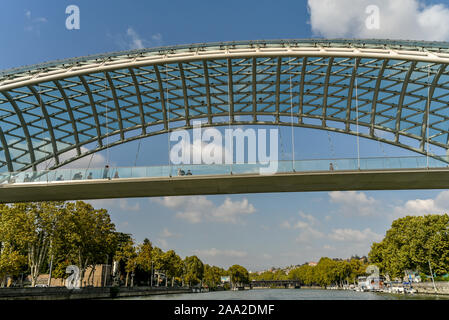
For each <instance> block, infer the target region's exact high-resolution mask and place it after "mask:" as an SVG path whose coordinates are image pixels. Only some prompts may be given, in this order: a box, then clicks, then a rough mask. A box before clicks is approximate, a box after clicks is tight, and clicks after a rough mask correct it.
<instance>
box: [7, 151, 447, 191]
mask: <svg viewBox="0 0 449 320" xmlns="http://www.w3.org/2000/svg"><path fill="white" fill-rule="evenodd" d="M272 165H273V164H272ZM276 165H277V170H276V171H275V173H274V174H282V173H294V172H296V173H300V172H305V173H306V172H328V173H332V172H339V171H340V172H343V171H358V170H360V171H367V170H401V169H402V170H404V169H411V170H414V169H421V170H430V169H443V168H447V169H448V170H449V156H441V157H437V158H431V157H426V156H416V157H377V158H360V159H357V158H353V159H312V160H295V161H293V160H285V161H278V162H276V163H275V165H274V167H276ZM267 167H268V166H267V165H262V164H256V163H249V164H248V163H238V164H213V165H205V164H201V165H162V166H148V167H109V169H105V168H73V169H54V170H40V171H22V172H4V173H0V184H3V185H4V184H24V183H26V184H27V183H60V182H67V181H77V180H99V179H106V180H109V179H112V180H114V179H132V178H167V177H180V178H182V177H191V176H214V175H215V176H216V175H245V174H253V175H259V174H263V173H261V168H267Z"/></svg>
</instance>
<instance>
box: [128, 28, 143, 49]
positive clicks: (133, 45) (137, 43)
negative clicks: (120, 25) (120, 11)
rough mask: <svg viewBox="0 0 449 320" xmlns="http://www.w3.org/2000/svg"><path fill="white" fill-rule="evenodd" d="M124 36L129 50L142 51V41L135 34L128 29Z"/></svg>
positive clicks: (131, 29)
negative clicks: (126, 38)
mask: <svg viewBox="0 0 449 320" xmlns="http://www.w3.org/2000/svg"><path fill="white" fill-rule="evenodd" d="M126 36H127V37H128V40H129V47H130V49H143V48H144V45H143V41H144V40H143V39H142V38H141V37H140V36H139V35H138V34H137V32H136V31H135V30H134V29H133V28H131V27H129V28H128V30H126Z"/></svg>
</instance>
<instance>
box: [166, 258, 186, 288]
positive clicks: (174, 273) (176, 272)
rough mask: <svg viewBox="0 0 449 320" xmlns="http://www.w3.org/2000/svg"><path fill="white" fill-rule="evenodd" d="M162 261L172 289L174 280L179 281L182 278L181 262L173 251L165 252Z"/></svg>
mask: <svg viewBox="0 0 449 320" xmlns="http://www.w3.org/2000/svg"><path fill="white" fill-rule="evenodd" d="M162 260H163V261H164V263H163V264H164V269H165V272H166V275H167V278H168V279H171V286H172V287H173V285H174V281H175V279H176V278H178V279H179V278H180V277H181V276H182V271H183V261H182V259H181V257H180V256H178V255H177V254H176V252H175V251H173V250H169V251H167V252H165V253H164V255H163V257H162Z"/></svg>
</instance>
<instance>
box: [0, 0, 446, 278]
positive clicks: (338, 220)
mask: <svg viewBox="0 0 449 320" xmlns="http://www.w3.org/2000/svg"><path fill="white" fill-rule="evenodd" d="M335 3H336V2H335V0H334V1H321V0H309V1H281V0H277V1H267V0H259V1H242V0H240V1H234V0H228V1H211V0H209V1H185V0H184V1H176V0H172V1H126V2H125V1H44V0H41V1H2V4H1V10H0V40H1V43H2V46H1V50H0V69H8V68H12V67H18V66H23V65H28V64H35V63H40V62H44V61H51V60H55V59H63V58H70V57H77V56H85V55H89V54H95V53H104V52H111V51H120V50H128V49H135V48H142V47H154V46H165V45H176V44H186V43H198V42H214V41H232V40H256V39H281V38H312V37H325V38H327V37H347V38H358V37H362V38H363V37H370V38H403V39H424V40H440V41H448V40H449V26H448V24H447V21H448V20H449V9H448V8H449V3H448V2H447V1H418V0H395V1H394V2H393V1H386V0H372V1H365V0H360V1H357V2H354V1H352V0H339V1H338V6H337V7H335V6H333V5H335ZM392 3H395V5H393V4H392ZM70 4H75V5H77V6H78V7H79V8H80V17H81V25H80V26H81V28H80V30H67V29H66V28H65V20H66V17H67V15H66V14H65V9H66V7H67V6H68V5H70ZM369 4H376V5H378V6H379V7H380V9H381V22H382V23H381V27H380V29H379V30H376V31H369V32H367V31H366V30H364V29H363V28H362V27H361V26H362V25H363V22H364V19H365V13H364V8H365V7H366V6H367V5H369ZM398 4H400V5H398ZM336 8H337V9H338V10H337V9H336ZM404 8H405V9H406V10H403V9H404ZM280 132H281V143H282V146H283V147H282V149H280V150H279V152H280V154H279V156H280V158H281V159H290V158H291V155H292V147H291V138H290V137H291V132H290V128H281V129H280ZM294 134H295V159H317V158H319V159H329V158H339V157H356V155H357V148H356V138H355V137H354V136H346V135H342V134H337V133H327V132H323V131H317V130H311V129H295V132H294ZM360 141H361V149H360V155H361V156H362V157H370V156H401V155H411V154H412V153H411V152H409V151H405V150H401V149H398V148H396V147H393V146H390V145H384V144H380V143H378V142H374V141H370V140H366V139H361V140H360ZM137 149H138V142H132V143H128V144H125V145H122V146H119V147H115V148H112V149H110V150H109V153H106V152H102V153H99V154H96V155H95V156H93V158H92V161H93V163H94V164H95V165H97V166H103V165H104V163H105V162H106V161H108V162H110V163H111V164H114V165H119V166H130V165H133V164H134V161H135V159H136V152H137ZM167 152H168V145H167V137H166V136H159V137H153V138H150V139H145V140H143V141H142V142H141V148H140V152H139V154H138V161H137V164H138V165H152V164H165V163H166V161H167ZM88 160H90V159H87V160H86V159H82V160H80V161H79V162H78V163H77V164H74V165H78V166H80V165H82V164H83V163H85V161H88ZM83 161H84V162H83ZM91 202H92V203H93V204H94V205H95V206H98V207H104V208H107V209H108V210H109V212H110V214H111V216H112V219H113V221H114V222H115V223H116V226H117V229H118V230H119V231H122V232H126V233H131V234H133V236H134V238H135V240H136V241H137V242H141V241H142V240H143V239H144V238H146V237H148V238H149V239H150V240H152V241H153V242H154V243H155V244H156V245H158V246H160V247H162V248H163V249H164V250H168V249H174V250H175V251H177V252H178V253H179V254H180V255H181V256H182V257H184V256H187V255H193V254H196V255H198V256H199V257H200V258H201V259H202V260H203V261H204V262H206V263H210V264H216V265H219V266H223V267H228V266H230V265H232V264H235V263H238V264H242V265H244V266H245V267H247V268H248V269H250V270H261V269H264V268H268V267H271V266H287V265H292V264H301V263H304V262H306V261H314V260H317V259H319V258H320V257H321V256H329V257H341V258H346V257H350V256H351V255H353V254H358V255H364V254H367V253H368V251H369V246H370V243H371V242H372V241H378V240H380V239H381V238H382V236H383V235H384V234H385V231H386V230H387V229H388V227H389V226H390V224H391V222H392V221H393V220H394V219H395V218H398V217H401V216H405V215H407V214H424V213H430V212H432V213H443V212H448V211H449V210H448V209H449V193H448V191H444V190H426V191H422V190H421V191H419V190H410V191H393V192H392V191H376V192H371V191H369V192H314V193H276V194H274V193H273V194H247V195H226V196H224V195H223V196H221V195H220V196H207V197H206V196H196V197H177V198H157V199H155V198H153V199H149V198H140V199H117V200H95V201H91Z"/></svg>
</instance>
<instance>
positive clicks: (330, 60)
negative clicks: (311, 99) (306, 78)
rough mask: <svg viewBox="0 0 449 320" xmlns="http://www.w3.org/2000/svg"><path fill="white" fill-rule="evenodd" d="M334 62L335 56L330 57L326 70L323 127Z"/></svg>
mask: <svg viewBox="0 0 449 320" xmlns="http://www.w3.org/2000/svg"><path fill="white" fill-rule="evenodd" d="M333 64H334V58H333V57H332V58H329V61H328V65H327V70H326V77H325V79H324V88H323V117H322V124H323V127H325V126H326V114H327V113H326V111H327V94H328V92H329V78H330V75H331V70H332V66H333Z"/></svg>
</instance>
